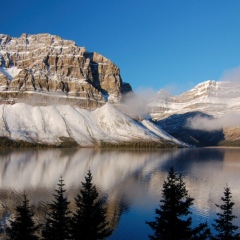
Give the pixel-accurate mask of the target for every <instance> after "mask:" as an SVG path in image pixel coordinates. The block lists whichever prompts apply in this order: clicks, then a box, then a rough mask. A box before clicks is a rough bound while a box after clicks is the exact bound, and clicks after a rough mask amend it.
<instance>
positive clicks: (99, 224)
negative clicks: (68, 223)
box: [72, 170, 112, 240]
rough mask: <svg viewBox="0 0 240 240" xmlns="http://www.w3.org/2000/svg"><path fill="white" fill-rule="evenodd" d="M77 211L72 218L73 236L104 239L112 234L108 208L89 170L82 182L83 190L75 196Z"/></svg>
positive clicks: (74, 237)
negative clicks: (107, 215) (99, 195)
mask: <svg viewBox="0 0 240 240" xmlns="http://www.w3.org/2000/svg"><path fill="white" fill-rule="evenodd" d="M75 202H76V205H77V209H76V212H75V213H74V215H73V218H72V237H73V239H81V240H98V239H104V238H106V237H108V236H110V235H111V233H112V230H111V229H110V228H109V227H108V221H107V220H106V208H104V207H103V201H102V200H101V199H99V198H98V192H97V190H96V187H95V185H93V184H92V174H91V171H90V170H89V171H88V173H87V176H86V177H85V182H82V190H80V194H78V195H77V197H76V198H75Z"/></svg>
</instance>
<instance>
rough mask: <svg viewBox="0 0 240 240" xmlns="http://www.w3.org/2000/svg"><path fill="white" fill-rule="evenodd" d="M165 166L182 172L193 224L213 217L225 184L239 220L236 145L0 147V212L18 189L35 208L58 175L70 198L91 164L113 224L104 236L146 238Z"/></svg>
mask: <svg viewBox="0 0 240 240" xmlns="http://www.w3.org/2000/svg"><path fill="white" fill-rule="evenodd" d="M171 166H174V168H175V170H176V171H177V172H179V173H182V174H183V175H184V180H185V182H186V185H187V189H188V191H189V195H190V196H191V197H194V198H195V201H194V206H193V208H192V212H193V224H198V223H199V222H203V221H204V222H205V221H207V222H208V223H210V224H211V223H212V222H213V219H214V218H215V217H216V211H217V208H216V207H215V204H216V203H217V204H221V196H222V195H223V191H224V187H226V184H227V185H228V186H229V187H230V188H231V191H232V194H233V201H234V202H235V206H234V214H235V215H237V216H238V219H236V224H238V225H240V220H239V219H240V188H239V185H240V149H239V148H194V149H162V150H150V151H148V150H126V151H123V150H121V151H120V150H98V149H42V150H33V149H30V150H11V151H10V150H1V151H0V186H1V189H0V193H1V194H0V201H1V204H2V205H4V206H5V208H0V214H1V216H8V214H7V213H9V209H10V210H11V209H13V208H14V207H15V205H16V204H17V203H19V202H20V201H21V194H22V193H23V191H26V193H27V194H28V196H29V197H30V199H31V202H32V203H33V204H34V206H35V209H40V207H39V206H41V204H42V203H43V202H49V201H51V199H52V193H53V190H54V188H55V187H56V184H57V182H58V179H59V177H60V175H62V176H63V179H64V182H65V184H66V188H67V190H68V191H67V194H68V198H69V199H70V200H72V199H73V198H74V196H75V195H76V193H78V190H79V187H80V185H81V181H83V180H84V176H85V174H86V171H87V170H88V169H91V171H92V174H93V181H94V184H95V185H96V186H97V188H98V190H99V192H100V194H101V195H102V196H104V197H105V198H106V200H107V205H106V206H107V210H108V220H109V222H110V223H111V226H112V227H114V228H115V230H114V232H113V235H112V236H111V237H110V238H109V239H111V240H116V239H121V240H124V239H126V240H131V239H138V240H141V239H148V237H147V236H148V234H151V229H150V228H149V227H148V225H146V224H145V221H152V220H153V219H154V216H155V213H154V209H155V208H156V207H158V205H159V200H160V198H161V189H162V184H163V181H164V180H165V179H166V177H167V173H168V170H169V168H170V167H171ZM72 206H74V204H72ZM6 209H8V212H6V211H7V210H6ZM38 211H39V212H40V210H38ZM40 213H41V212H40ZM39 219H41V218H40V217H39ZM2 223H3V222H2Z"/></svg>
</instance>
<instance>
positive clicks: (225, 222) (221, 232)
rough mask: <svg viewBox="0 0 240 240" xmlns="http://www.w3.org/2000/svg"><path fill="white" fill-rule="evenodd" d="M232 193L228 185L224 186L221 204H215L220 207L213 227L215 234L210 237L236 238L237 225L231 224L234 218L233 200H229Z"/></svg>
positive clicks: (225, 239)
mask: <svg viewBox="0 0 240 240" xmlns="http://www.w3.org/2000/svg"><path fill="white" fill-rule="evenodd" d="M231 198H232V194H231V191H230V188H229V187H226V188H224V196H223V197H221V200H222V201H223V204H222V205H218V204H216V206H217V207H218V208H220V210H221V212H219V213H217V216H218V218H216V219H215V224H213V227H214V228H215V230H216V231H217V234H216V235H215V236H214V237H213V238H212V239H216V240H218V239H221V240H231V239H239V238H237V234H236V230H237V229H238V226H236V225H234V224H233V222H232V221H233V219H234V218H236V216H235V215H233V206H234V204H235V203H234V202H232V201H231Z"/></svg>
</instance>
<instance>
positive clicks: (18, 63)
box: [0, 34, 132, 108]
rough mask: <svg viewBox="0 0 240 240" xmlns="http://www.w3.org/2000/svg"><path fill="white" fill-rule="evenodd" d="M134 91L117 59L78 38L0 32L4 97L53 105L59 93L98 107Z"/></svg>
mask: <svg viewBox="0 0 240 240" xmlns="http://www.w3.org/2000/svg"><path fill="white" fill-rule="evenodd" d="M131 90H132V89H131V86H130V85H129V84H127V83H123V82H122V79H121V75H120V70H119V68H118V67H117V66H116V65H115V64H114V63H112V62H111V61H110V60H109V59H107V58H106V57H104V56H102V55H101V54H99V53H96V52H93V53H90V52H87V51H86V49H85V48H84V47H78V46H77V45H76V44H75V42H73V41H70V40H63V39H62V38H60V37H58V36H55V35H50V34H37V35H27V34H22V36H21V37H19V38H13V37H10V36H8V35H4V34H0V97H1V100H2V101H5V100H6V99H7V100H8V101H9V99H14V100H15V101H22V100H25V101H29V102H31V101H33V102H34V103H35V104H36V103H40V104H49V102H51V100H52V98H53V96H58V98H57V101H59V99H61V98H62V97H63V100H61V101H62V102H64V101H65V100H66V101H67V102H68V103H70V102H73V103H76V102H77V103H78V105H79V104H80V105H83V106H85V107H86V108H96V107H98V106H101V105H103V104H104V103H105V102H106V101H108V102H119V101H120V99H121V97H122V95H123V94H124V93H126V92H129V91H131ZM35 93H38V94H37V97H36V99H35V98H34V97H33V96H35V95H36V94H35ZM39 93H41V94H39ZM50 96H51V97H50ZM79 102H81V103H79Z"/></svg>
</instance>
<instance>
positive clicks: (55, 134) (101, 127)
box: [0, 103, 184, 146]
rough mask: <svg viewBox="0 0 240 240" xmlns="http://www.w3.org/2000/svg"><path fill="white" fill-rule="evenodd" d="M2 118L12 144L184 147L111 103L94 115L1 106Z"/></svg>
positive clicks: (1, 132) (1, 129)
mask: <svg viewBox="0 0 240 240" xmlns="http://www.w3.org/2000/svg"><path fill="white" fill-rule="evenodd" d="M0 116H1V117H0V136H3V137H8V138H10V139H13V140H23V141H27V142H33V143H40V144H50V145H59V144H60V143H61V142H62V141H63V139H65V140H66V139H71V140H74V141H75V142H76V143H77V144H78V145H80V146H95V145H96V144H99V143H100V142H101V141H104V142H114V143H120V142H127V141H140V142H144V141H145V142H149V141H150V142H164V141H167V142H172V143H173V144H175V145H176V144H177V145H182V146H184V144H183V143H181V142H179V141H177V140H176V139H174V138H171V137H170V136H169V135H168V134H166V133H165V132H164V131H161V129H159V128H158V129H157V128H154V127H153V123H152V124H151V125H150V124H146V123H145V124H142V123H141V122H137V121H135V120H133V119H131V118H130V117H128V116H126V115H124V114H123V113H121V112H119V111H118V110H116V109H115V108H114V107H113V106H112V105H110V104H108V103H107V104H105V105H104V106H102V107H101V108H99V109H96V110H94V111H92V112H91V111H88V110H84V109H80V108H78V107H73V106H70V105H52V106H29V105H26V104H24V103H17V104H14V105H5V104H2V105H0ZM156 129H157V130H156Z"/></svg>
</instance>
